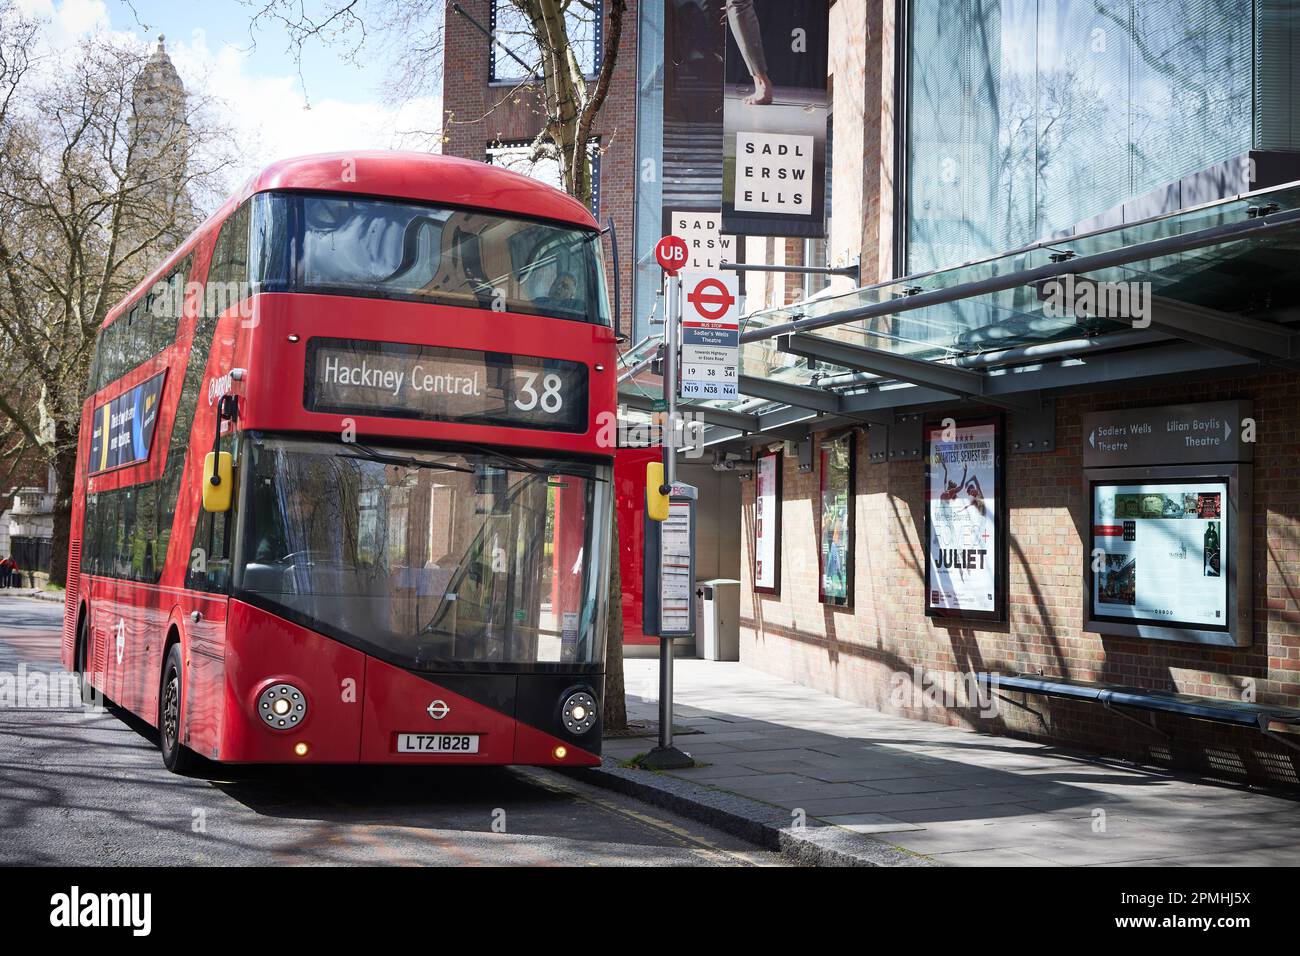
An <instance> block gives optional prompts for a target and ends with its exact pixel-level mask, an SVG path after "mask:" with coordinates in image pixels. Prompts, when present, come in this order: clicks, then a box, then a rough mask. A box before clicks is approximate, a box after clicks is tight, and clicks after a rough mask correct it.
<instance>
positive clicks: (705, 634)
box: [696, 578, 740, 661]
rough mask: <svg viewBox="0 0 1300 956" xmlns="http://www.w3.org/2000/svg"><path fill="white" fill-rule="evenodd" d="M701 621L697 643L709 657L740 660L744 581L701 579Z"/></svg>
mask: <svg viewBox="0 0 1300 956" xmlns="http://www.w3.org/2000/svg"><path fill="white" fill-rule="evenodd" d="M696 596H697V597H698V598H699V608H700V618H701V620H700V624H699V627H697V628H696V646H697V647H698V648H699V655H700V657H701V658H703V659H704V660H706V661H738V660H740V582H739V581H736V580H734V579H732V578H715V579H714V580H712V581H702V582H700V585H699V589H698V591H697V592H696Z"/></svg>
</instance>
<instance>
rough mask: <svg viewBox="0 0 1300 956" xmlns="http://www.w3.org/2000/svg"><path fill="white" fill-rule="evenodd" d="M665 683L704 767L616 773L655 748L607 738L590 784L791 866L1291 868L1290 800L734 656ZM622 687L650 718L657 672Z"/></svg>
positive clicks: (678, 672) (629, 665) (628, 675)
mask: <svg viewBox="0 0 1300 956" xmlns="http://www.w3.org/2000/svg"><path fill="white" fill-rule="evenodd" d="M674 677H675V682H676V687H675V703H676V706H675V722H676V723H678V724H684V723H689V726H690V727H691V729H692V730H693V731H697V732H695V733H692V734H690V735H683V736H682V737H680V738H678V739H677V741H676V743H677V744H678V746H680V747H681V748H682V749H684V750H686V751H688V752H690V753H691V754H692V756H694V757H695V758H696V759H697V761H698V763H699V765H698V766H696V767H691V768H687V769H684V770H675V771H670V772H664V773H651V772H649V771H641V770H635V769H627V768H623V767H619V766H618V764H617V761H618V760H626V759H627V758H629V757H631V756H634V755H635V754H638V753H642V752H644V751H646V750H649V749H650V748H651V747H652V746H654V744H655V740H654V739H653V736H652V735H647V736H645V737H640V738H621V739H617V740H609V741H606V745H605V752H606V754H607V756H608V757H609V758H611V759H610V760H607V762H606V767H605V768H604V769H602V770H598V771H595V772H594V774H593V776H595V777H600V776H602V775H606V776H607V777H608V779H607V783H608V785H612V786H615V787H618V788H636V787H639V786H643V785H644V786H646V787H648V788H650V790H649V792H651V793H652V795H653V793H655V792H657V791H655V789H654V788H659V789H661V790H664V791H665V792H667V793H669V794H670V795H669V796H663V795H659V796H652V798H653V799H657V800H664V801H670V802H672V803H673V805H674V807H676V808H677V809H678V810H679V812H685V813H688V814H689V812H690V811H689V809H688V808H689V805H690V804H691V802H692V801H695V802H696V803H697V804H698V805H699V809H698V813H699V814H701V817H700V818H701V819H705V818H710V815H713V817H716V816H717V814H719V813H725V814H732V815H733V816H734V820H733V823H734V826H735V827H736V828H738V829H743V828H744V827H745V826H749V825H752V826H755V827H757V829H754V830H752V832H751V835H753V834H755V833H759V834H766V835H765V836H763V839H764V840H767V841H768V843H769V844H770V845H780V846H782V847H784V849H783V852H786V853H787V855H788V856H790V857H791V859H796V860H799V861H800V862H813V863H834V864H844V863H862V862H868V863H870V864H871V865H916V864H918V863H922V864H924V863H928V864H931V865H934V864H938V865H947V866H1062V865H1065V866H1127V865H1153V866H1178V865H1198V864H1199V865H1247V864H1256V865H1270V866H1275V865H1300V791H1298V792H1297V793H1291V792H1283V791H1271V792H1259V791H1255V790H1251V789H1248V788H1244V787H1240V786H1228V785H1223V784H1221V783H1218V782H1215V781H1210V780H1205V779H1200V778H1197V777H1194V776H1189V775H1183V774H1177V773H1173V772H1170V771H1168V770H1164V769H1161V768H1155V767H1138V766H1132V765H1129V764H1124V763H1120V762H1117V761H1115V760H1114V759H1108V758H1102V757H1097V756H1094V755H1090V754H1086V753H1082V752H1073V751H1069V750H1067V749H1064V748H1062V747H1059V746H1053V745H1048V744H1042V743H1037V742H1035V741H1031V740H1021V739H1016V738H1010V737H999V736H994V735H989V734H982V733H977V732H974V731H971V730H967V729H963V728H960V727H952V726H948V725H944V724H939V723H931V722H927V721H919V720H914V719H909V718H905V717H897V716H893V715H890V714H885V713H881V712H880V711H876V710H872V709H870V708H868V707H863V706H860V705H857V704H853V703H850V702H848V701H845V700H839V699H837V698H834V697H831V696H829V695H826V694H822V693H820V692H818V691H815V690H811V689H809V688H806V687H802V686H800V685H798V684H795V683H793V682H791V681H787V680H784V679H782V678H779V677H776V676H774V675H771V674H765V673H762V672H760V671H756V670H753V669H751V668H748V667H745V666H743V665H741V664H736V663H725V662H713V661H698V660H692V659H679V660H678V661H676V662H675V664H674ZM625 683H626V687H627V693H628V716H629V717H630V718H631V719H633V720H640V721H653V720H655V719H656V717H657V708H658V701H657V694H658V663H657V662H656V661H653V660H641V659H635V660H627V661H625ZM615 758H616V759H615ZM610 774H614V775H615V777H616V778H615V777H609V775H610ZM597 782H599V781H597ZM629 792H630V791H629ZM720 807H721V808H722V809H721V810H719V808H720ZM746 814H747V815H748V816H749V817H750V818H752V820H751V822H750V824H746V823H744V822H743V818H745V815H746ZM1099 814H1100V815H1101V816H1099ZM804 817H806V819H807V829H805V830H800V829H799V828H797V827H795V828H792V827H791V825H790V821H791V820H795V819H802V818H804ZM1099 819H1104V824H1105V829H1104V830H1102V831H1098V830H1096V829H1095V828H1096V826H1097V824H1098V820H1099ZM753 821H758V823H754V822H753ZM714 822H716V820H714ZM764 828H766V829H764ZM835 833H840V834H842V835H843V836H842V837H841V838H836V837H835V836H834V834H835ZM839 839H850V840H852V841H857V842H850V843H848V844H840V843H837V840H839Z"/></svg>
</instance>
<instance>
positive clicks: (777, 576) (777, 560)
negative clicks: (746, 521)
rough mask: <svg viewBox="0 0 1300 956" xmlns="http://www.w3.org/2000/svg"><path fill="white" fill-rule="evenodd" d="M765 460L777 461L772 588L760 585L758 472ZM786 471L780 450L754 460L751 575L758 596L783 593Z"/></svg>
mask: <svg viewBox="0 0 1300 956" xmlns="http://www.w3.org/2000/svg"><path fill="white" fill-rule="evenodd" d="M764 458H775V459H776V470H775V474H776V492H775V496H776V515H775V519H776V523H775V527H774V528H773V530H772V533H773V534H775V535H776V546H775V547H774V548H773V549H772V561H773V564H774V566H775V567H774V570H773V572H772V586H771V587H761V586H760V585H759V583H758V470H759V468H760V467H761V463H762V461H763V459H764ZM784 470H785V461H784V458H783V455H782V452H781V451H780V450H777V451H767V452H762V453H761V454H759V455H758V456H757V457H756V458H755V459H754V525H753V527H754V531H753V534H752V535H751V540H750V553H749V573H750V580H751V581H753V584H754V592H755V593H756V594H780V593H781V512H782V511H783V510H784V509H783V508H782V506H781V472H782V471H784Z"/></svg>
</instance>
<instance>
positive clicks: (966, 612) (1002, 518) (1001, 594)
mask: <svg viewBox="0 0 1300 956" xmlns="http://www.w3.org/2000/svg"><path fill="white" fill-rule="evenodd" d="M954 421H955V427H956V428H957V429H962V428H972V427H977V426H980V425H992V426H993V484H994V489H993V501H994V511H993V548H992V550H993V555H994V559H995V560H996V561H997V562H998V565H997V568H996V569H995V572H994V576H993V588H994V590H993V609H992V610H989V611H983V610H977V609H968V608H960V607H955V608H949V607H935V606H933V605H932V604H931V603H930V587H931V575H932V570H933V568H934V561H933V559H932V555H931V551H930V545H931V542H932V533H931V527H930V482H931V480H932V475H931V471H932V468H931V464H932V457H933V456H932V454H931V450H930V446H931V444H932V443H931V435H932V434H933V433H934V432H935V431H936V430H939V429H942V428H943V427H944V422H943V421H942V420H932V421H927V422H925V423H924V426H923V434H922V452H923V457H924V461H925V478H924V481H925V484H924V486H923V489H922V511H923V512H924V515H925V591H924V592H923V594H922V600H923V601H924V602H925V616H926V617H929V618H940V619H944V620H953V619H956V620H975V621H988V622H992V623H1005V622H1006V620H1007V579H1008V575H1007V557H1008V547H1007V537H1008V536H1007V520H1008V516H1009V509H1008V507H1007V493H1006V434H1007V429H1006V416H1005V415H984V416H980V417H976V418H960V419H954Z"/></svg>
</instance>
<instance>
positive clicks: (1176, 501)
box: [1092, 480, 1230, 630]
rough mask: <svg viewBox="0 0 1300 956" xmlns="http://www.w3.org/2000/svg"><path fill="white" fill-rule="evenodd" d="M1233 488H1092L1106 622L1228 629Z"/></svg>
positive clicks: (1099, 597)
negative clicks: (1231, 496)
mask: <svg viewBox="0 0 1300 956" xmlns="http://www.w3.org/2000/svg"><path fill="white" fill-rule="evenodd" d="M1228 512H1229V508H1228V483H1227V482H1226V481H1223V480H1189V481H1183V480H1179V481H1169V482H1145V483H1142V484H1125V483H1119V482H1115V483H1109V482H1095V483H1094V484H1093V486H1092V547H1093V555H1094V565H1093V567H1094V573H1093V575H1092V582H1093V585H1092V611H1093V616H1094V617H1095V618H1097V619H1099V620H1119V621H1132V622H1149V623H1156V624H1168V625H1179V624H1181V625H1191V626H1195V627H1198V628H1203V629H1221V630H1227V629H1228V626H1229V620H1228V577H1229V574H1228V571H1229V568H1228V561H1229V554H1230V549H1229V547H1228Z"/></svg>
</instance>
